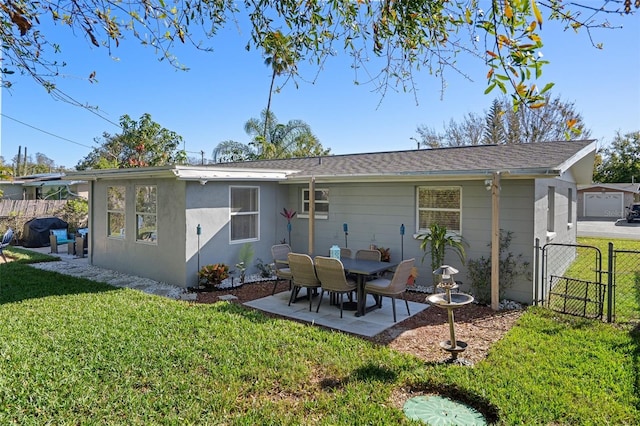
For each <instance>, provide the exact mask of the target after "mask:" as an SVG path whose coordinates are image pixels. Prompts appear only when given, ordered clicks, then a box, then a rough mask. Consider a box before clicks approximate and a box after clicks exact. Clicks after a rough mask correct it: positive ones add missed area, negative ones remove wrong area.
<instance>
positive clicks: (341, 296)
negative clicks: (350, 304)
mask: <svg viewBox="0 0 640 426" xmlns="http://www.w3.org/2000/svg"><path fill="white" fill-rule="evenodd" d="M343 305H344V293H340V318H342V307H343Z"/></svg>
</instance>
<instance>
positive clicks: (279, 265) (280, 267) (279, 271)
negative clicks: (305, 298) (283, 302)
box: [271, 244, 291, 296]
mask: <svg viewBox="0 0 640 426" xmlns="http://www.w3.org/2000/svg"><path fill="white" fill-rule="evenodd" d="M289 253H291V247H290V246H289V244H275V245H273V246H271V256H272V257H273V266H274V268H275V270H276V277H277V279H276V282H275V283H274V284H273V291H272V292H271V295H272V296H273V295H274V294H276V287H277V286H278V281H280V280H287V281H289V290H291V269H289V265H288V263H289V260H288V259H287V255H288V254H289Z"/></svg>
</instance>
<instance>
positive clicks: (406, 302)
mask: <svg viewBox="0 0 640 426" xmlns="http://www.w3.org/2000/svg"><path fill="white" fill-rule="evenodd" d="M401 296H402V298H403V299H404V304H405V305H407V315H409V316H411V312H409V301H408V300H407V298H406V297H404V294H401Z"/></svg>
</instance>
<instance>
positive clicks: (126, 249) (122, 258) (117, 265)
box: [90, 179, 186, 285]
mask: <svg viewBox="0 0 640 426" xmlns="http://www.w3.org/2000/svg"><path fill="white" fill-rule="evenodd" d="M118 185H122V186H124V187H125V188H126V207H125V208H126V216H125V238H122V239H120V238H110V237H107V214H106V207H107V188H108V187H109V186H118ZM136 185H157V197H158V205H157V212H158V215H157V244H151V243H146V242H141V241H136V223H135V186H136ZM184 199H185V182H182V181H177V180H175V179H139V180H137V181H136V182H135V183H134V182H132V181H128V180H106V181H105V180H100V181H98V182H96V183H95V184H94V191H93V194H92V200H91V209H92V212H91V216H92V220H91V223H90V229H91V231H90V232H91V234H92V236H91V251H92V254H91V259H92V263H93V264H94V265H96V266H99V267H102V268H108V269H114V270H118V271H121V272H124V273H128V274H133V275H138V276H142V277H147V278H151V279H154V280H158V281H162V282H166V283H169V284H174V285H182V283H183V282H184V276H185V269H186V266H185V262H184V246H185V215H184Z"/></svg>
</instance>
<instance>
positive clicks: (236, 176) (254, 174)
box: [174, 167, 291, 182]
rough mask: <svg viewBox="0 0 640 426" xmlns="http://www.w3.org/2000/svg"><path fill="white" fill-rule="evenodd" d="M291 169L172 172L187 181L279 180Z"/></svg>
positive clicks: (177, 170)
mask: <svg viewBox="0 0 640 426" xmlns="http://www.w3.org/2000/svg"><path fill="white" fill-rule="evenodd" d="M289 173H291V171H283V170H265V169H236V168H226V167H219V168H204V167H201V168H188V169H187V168H176V169H175V170H174V174H175V176H176V178H178V180H187V181H200V182H203V181H204V182H206V181H226V180H253V181H255V180H269V181H280V180H285V179H286V178H287V174H289Z"/></svg>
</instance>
